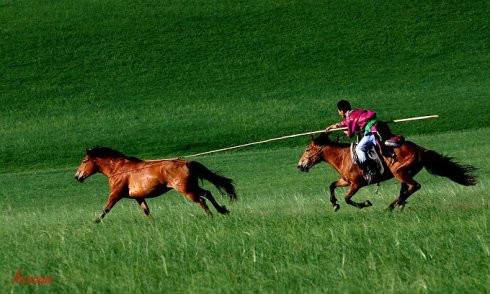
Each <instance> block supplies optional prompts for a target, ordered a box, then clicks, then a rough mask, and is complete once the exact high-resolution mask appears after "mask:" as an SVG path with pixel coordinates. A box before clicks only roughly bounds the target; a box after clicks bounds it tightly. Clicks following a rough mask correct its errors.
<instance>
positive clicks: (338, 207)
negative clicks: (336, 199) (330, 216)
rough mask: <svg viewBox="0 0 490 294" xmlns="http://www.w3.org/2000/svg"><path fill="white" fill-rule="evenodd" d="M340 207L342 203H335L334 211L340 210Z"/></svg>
mask: <svg viewBox="0 0 490 294" xmlns="http://www.w3.org/2000/svg"><path fill="white" fill-rule="evenodd" d="M339 209H340V205H338V204H335V205H334V206H333V211H334V212H337V211H339Z"/></svg>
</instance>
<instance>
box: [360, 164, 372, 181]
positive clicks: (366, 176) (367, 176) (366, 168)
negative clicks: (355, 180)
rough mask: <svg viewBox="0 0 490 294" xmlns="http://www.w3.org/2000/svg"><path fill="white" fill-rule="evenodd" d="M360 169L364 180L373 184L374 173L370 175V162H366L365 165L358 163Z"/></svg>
mask: <svg viewBox="0 0 490 294" xmlns="http://www.w3.org/2000/svg"><path fill="white" fill-rule="evenodd" d="M358 164H359V167H360V168H361V172H362V175H363V176H364V179H365V180H366V181H367V182H368V184H369V183H371V182H372V173H370V168H369V160H366V161H365V162H363V163H360V162H359V163H358Z"/></svg>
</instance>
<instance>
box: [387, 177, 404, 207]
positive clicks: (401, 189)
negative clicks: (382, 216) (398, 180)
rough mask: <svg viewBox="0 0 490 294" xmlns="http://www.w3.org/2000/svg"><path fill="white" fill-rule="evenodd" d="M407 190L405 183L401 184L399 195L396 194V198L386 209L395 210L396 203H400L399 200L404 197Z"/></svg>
mask: <svg viewBox="0 0 490 294" xmlns="http://www.w3.org/2000/svg"><path fill="white" fill-rule="evenodd" d="M407 189H408V185H407V184H406V183H404V182H402V184H401V187H400V194H398V197H396V198H395V200H393V202H391V204H390V206H388V209H390V210H393V209H395V206H396V204H397V203H398V201H400V199H401V198H403V197H404V195H405V193H406V192H407Z"/></svg>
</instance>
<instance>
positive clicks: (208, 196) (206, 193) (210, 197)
mask: <svg viewBox="0 0 490 294" xmlns="http://www.w3.org/2000/svg"><path fill="white" fill-rule="evenodd" d="M201 193H202V194H201V195H203V196H204V197H205V198H206V199H208V200H209V201H211V204H213V206H214V208H216V210H217V211H218V212H219V213H221V214H227V213H229V212H230V211H229V210H228V209H227V208H226V207H225V206H221V205H219V203H218V202H217V201H216V199H214V197H213V194H211V192H209V191H208V190H204V189H203V190H202V192H201Z"/></svg>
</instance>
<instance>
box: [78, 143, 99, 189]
mask: <svg viewBox="0 0 490 294" xmlns="http://www.w3.org/2000/svg"><path fill="white" fill-rule="evenodd" d="M92 151H93V149H87V150H86V151H85V156H84V157H83V159H82V162H81V163H80V166H79V167H78V169H77V172H76V173H75V179H76V180H77V181H79V182H83V180H85V179H86V178H88V177H90V176H91V175H93V174H95V173H96V172H98V167H97V163H96V161H95V157H94V156H92Z"/></svg>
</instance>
